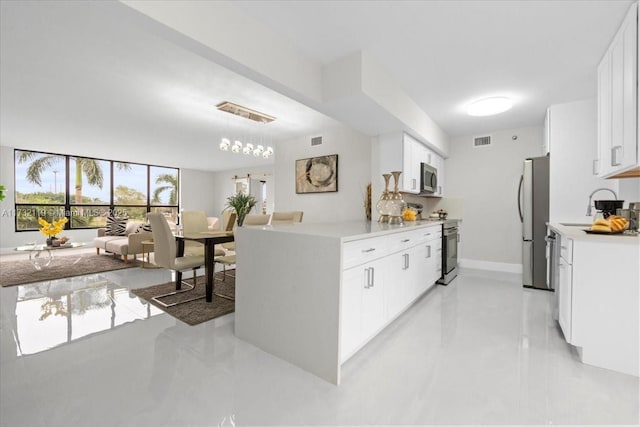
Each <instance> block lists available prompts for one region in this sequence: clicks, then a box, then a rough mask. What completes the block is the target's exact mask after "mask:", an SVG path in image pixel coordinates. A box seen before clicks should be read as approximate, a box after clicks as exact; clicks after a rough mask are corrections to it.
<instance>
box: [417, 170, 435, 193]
mask: <svg viewBox="0 0 640 427" xmlns="http://www.w3.org/2000/svg"><path fill="white" fill-rule="evenodd" d="M437 188H438V170H437V169H436V168H434V167H433V166H431V165H430V164H428V163H420V193H425V194H434V193H436V189H437Z"/></svg>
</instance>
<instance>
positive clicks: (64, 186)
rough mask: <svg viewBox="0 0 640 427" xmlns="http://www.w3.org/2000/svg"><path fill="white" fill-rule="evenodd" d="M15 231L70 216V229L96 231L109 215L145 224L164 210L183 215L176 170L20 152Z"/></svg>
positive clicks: (170, 214) (17, 157) (172, 217)
mask: <svg viewBox="0 0 640 427" xmlns="http://www.w3.org/2000/svg"><path fill="white" fill-rule="evenodd" d="M14 153H15V188H16V212H17V215H16V231H27V230H37V229H38V228H39V225H38V218H39V217H42V218H44V219H46V220H47V221H51V220H53V219H58V218H61V217H63V216H66V217H67V218H68V219H69V220H70V221H69V222H67V225H66V227H67V228H96V227H103V226H104V225H105V224H106V218H107V216H108V215H109V213H113V214H114V215H116V216H120V217H125V216H126V217H128V218H129V219H132V220H136V221H144V220H145V217H146V214H147V212H151V211H160V212H163V213H165V215H167V217H168V219H169V220H172V221H174V222H175V220H176V219H177V216H178V211H179V208H178V200H179V197H178V176H179V173H178V172H179V170H178V169H177V168H169V167H160V166H152V165H145V164H139V163H127V162H117V161H112V160H101V159H93V158H88V157H78V156H68V155H61V154H51V153H39V152H35V151H24V150H15V151H14Z"/></svg>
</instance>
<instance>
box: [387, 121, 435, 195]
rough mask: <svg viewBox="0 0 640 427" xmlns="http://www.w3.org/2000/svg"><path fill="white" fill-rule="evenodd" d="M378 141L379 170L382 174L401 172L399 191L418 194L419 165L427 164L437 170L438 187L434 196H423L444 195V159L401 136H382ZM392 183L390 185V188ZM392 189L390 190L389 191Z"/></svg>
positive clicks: (416, 142) (403, 135) (410, 138)
mask: <svg viewBox="0 0 640 427" xmlns="http://www.w3.org/2000/svg"><path fill="white" fill-rule="evenodd" d="M379 141H380V170H381V171H382V172H383V173H389V172H391V171H402V175H401V176H400V185H399V189H400V191H402V192H404V193H410V194H420V187H421V182H420V180H421V165H420V164H421V163H427V164H429V165H431V166H433V167H435V168H436V169H437V170H438V174H437V177H438V186H437V187H436V192H435V193H434V194H424V195H425V196H431V197H442V196H443V194H444V188H443V185H442V184H443V182H444V162H445V160H444V158H442V157H441V156H440V155H438V154H437V153H435V152H434V151H432V150H431V149H430V148H428V147H427V146H425V145H424V144H422V143H421V142H420V141H418V140H417V139H415V138H413V137H411V136H410V135H407V134H406V133H403V134H402V137H401V138H400V137H399V136H398V134H397V133H396V134H389V135H382V136H380V137H379ZM392 186H393V183H392V184H391V187H392ZM391 189H392V188H390V190H391Z"/></svg>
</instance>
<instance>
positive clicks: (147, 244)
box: [140, 240, 160, 268]
mask: <svg viewBox="0 0 640 427" xmlns="http://www.w3.org/2000/svg"><path fill="white" fill-rule="evenodd" d="M140 244H141V245H142V265H140V267H142V268H160V267H158V266H157V265H155V264H153V263H151V249H152V248H153V244H154V243H153V240H143V241H142V242H140ZM145 254H146V257H147V261H146V262H145Z"/></svg>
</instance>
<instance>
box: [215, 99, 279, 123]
mask: <svg viewBox="0 0 640 427" xmlns="http://www.w3.org/2000/svg"><path fill="white" fill-rule="evenodd" d="M216 108H217V109H218V110H220V111H225V112H227V113H231V114H234V115H236V116H240V117H244V118H245V119H249V120H253V121H256V122H259V123H270V122H272V121H274V120H275V119H276V118H275V117H273V116H270V115H268V114H264V113H261V112H259V111H256V110H252V109H250V108H247V107H243V106H242V105H238V104H234V103H233V102H229V101H225V102H221V103H220V104H218V105H216Z"/></svg>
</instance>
